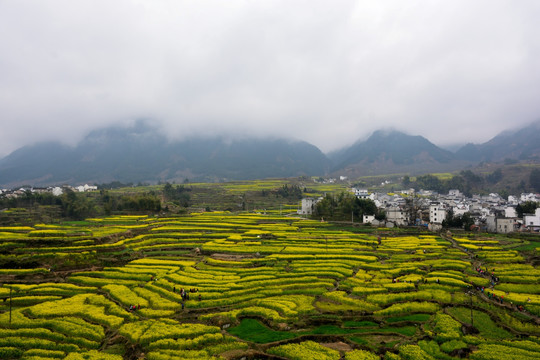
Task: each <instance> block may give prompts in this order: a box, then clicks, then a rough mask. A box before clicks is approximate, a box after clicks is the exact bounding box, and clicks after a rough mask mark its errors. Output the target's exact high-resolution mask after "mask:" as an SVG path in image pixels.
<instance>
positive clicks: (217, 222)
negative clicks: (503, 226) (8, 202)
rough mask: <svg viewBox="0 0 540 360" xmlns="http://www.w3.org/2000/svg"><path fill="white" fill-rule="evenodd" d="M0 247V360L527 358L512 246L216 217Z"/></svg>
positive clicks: (529, 276)
mask: <svg viewBox="0 0 540 360" xmlns="http://www.w3.org/2000/svg"><path fill="white" fill-rule="evenodd" d="M0 240H1V242H0V261H1V264H2V267H3V268H2V269H0V278H1V282H2V286H1V287H0V312H1V313H0V334H1V336H0V358H2V359H36V360H41V359H63V358H66V359H138V358H145V359H155V360H161V359H212V358H224V359H241V358H251V359H265V358H272V359H282V358H286V359H351V360H352V359H379V358H380V357H381V356H382V357H383V358H385V359H454V358H463V357H464V358H470V359H502V358H505V359H538V358H539V357H540V338H538V336H540V322H539V320H538V316H540V284H539V281H540V270H538V269H537V268H536V267H534V266H533V265H531V263H530V262H529V261H528V260H529V259H528V257H527V256H530V254H531V252H530V251H531V250H529V252H527V253H526V254H525V253H522V252H520V250H517V249H519V248H520V247H523V245H525V244H524V243H523V242H522V241H520V240H513V239H510V238H504V239H503V238H493V237H488V236H478V235H471V236H465V235H461V236H454V237H452V236H451V235H450V234H448V235H445V236H444V237H439V236H436V235H433V234H428V233H426V234H418V235H414V236H413V235H399V233H398V232H392V231H390V230H388V229H370V228H364V227H362V228H356V229H355V228H349V230H340V229H337V228H336V227H335V226H332V225H329V224H327V223H323V222H318V221H313V220H302V219H298V218H294V217H285V216H279V215H278V214H275V213H267V214H254V213H242V214H231V213H227V212H207V213H200V214H192V215H189V216H183V217H169V218H157V217H147V216H116V217H108V218H96V219H87V221H84V222H76V223H64V224H59V225H44V224H36V225H34V226H26V227H23V226H11V227H4V228H0ZM532 251H533V252H535V251H536V250H532Z"/></svg>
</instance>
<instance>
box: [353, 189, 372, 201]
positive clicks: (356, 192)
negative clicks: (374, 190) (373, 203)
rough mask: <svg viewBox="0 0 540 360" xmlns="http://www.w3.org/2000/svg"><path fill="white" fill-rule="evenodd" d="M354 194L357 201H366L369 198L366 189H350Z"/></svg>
mask: <svg viewBox="0 0 540 360" xmlns="http://www.w3.org/2000/svg"><path fill="white" fill-rule="evenodd" d="M352 190H353V192H354V196H356V197H357V198H359V199H367V198H369V193H368V191H367V190H366V189H356V188H353V189H352Z"/></svg>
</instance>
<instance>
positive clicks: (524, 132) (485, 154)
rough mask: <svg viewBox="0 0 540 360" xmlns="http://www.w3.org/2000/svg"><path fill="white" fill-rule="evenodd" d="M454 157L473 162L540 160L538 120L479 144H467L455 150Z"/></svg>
mask: <svg viewBox="0 0 540 360" xmlns="http://www.w3.org/2000/svg"><path fill="white" fill-rule="evenodd" d="M456 158H457V159H462V160H468V161H473V162H480V161H487V162H499V161H504V160H507V159H510V160H534V161H538V160H540V121H537V122H535V123H532V124H530V125H528V126H526V127H524V128H521V129H518V130H513V131H510V130H509V131H503V132H502V133H500V134H499V135H497V136H495V137H494V138H493V139H491V140H489V141H487V142H485V143H483V144H479V145H475V144H467V145H465V146H463V147H462V148H461V149H459V150H458V151H457V152H456Z"/></svg>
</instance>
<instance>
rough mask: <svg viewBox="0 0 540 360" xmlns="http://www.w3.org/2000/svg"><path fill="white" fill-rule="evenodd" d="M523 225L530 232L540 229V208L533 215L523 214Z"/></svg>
mask: <svg viewBox="0 0 540 360" xmlns="http://www.w3.org/2000/svg"><path fill="white" fill-rule="evenodd" d="M523 225H524V226H526V227H527V228H528V229H529V230H538V229H540V208H537V209H536V211H535V212H534V215H533V214H523Z"/></svg>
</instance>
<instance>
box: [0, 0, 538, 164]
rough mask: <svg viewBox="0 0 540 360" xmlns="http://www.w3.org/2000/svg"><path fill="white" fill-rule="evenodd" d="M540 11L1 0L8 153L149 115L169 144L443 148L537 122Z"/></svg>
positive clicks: (0, 60)
mask: <svg viewBox="0 0 540 360" xmlns="http://www.w3.org/2000/svg"><path fill="white" fill-rule="evenodd" d="M539 10H540V3H538V2H537V1H521V2H520V3H519V6H516V4H514V3H511V2H508V1H485V0H484V1H475V2H469V1H452V2H449V1H429V2H425V1H422V2H420V1H407V2H403V1H390V2H384V3H381V4H378V3H374V2H357V1H343V2H339V3H336V2H330V1H314V2H313V1H274V2H245V1H229V2H226V3H224V2H220V1H200V2H189V1H159V2H156V1H152V2H150V1H115V2H110V1H77V2H73V1H16V2H15V1H12V2H5V1H4V2H0V46H1V48H2V52H1V55H0V78H1V79H2V81H1V82H0V109H1V112H0V116H1V119H2V131H1V132H0V155H6V154H8V153H9V152H11V151H13V150H15V149H16V148H18V147H20V146H23V145H26V144H29V143H32V142H36V141H44V140H61V141H63V142H66V143H72V144H73V143H75V142H77V141H78V140H80V139H81V138H82V137H83V136H84V135H85V134H86V133H87V132H88V131H90V130H92V129H95V128H99V127H103V126H108V125H112V124H126V123H130V122H133V121H135V120H136V119H140V118H145V119H153V121H155V123H156V124H158V125H159V126H161V127H162V129H163V131H164V132H165V133H167V134H168V135H169V136H170V137H171V138H182V137H186V136H190V135H195V134H197V135H200V134H203V135H213V134H226V135H227V136H235V135H236V136H245V135H257V136H265V135H268V136H285V137H293V138H297V139H301V140H306V141H308V142H311V143H313V144H314V145H317V146H319V147H320V148H321V149H322V150H323V151H328V150H332V149H336V148H339V147H341V146H343V145H346V144H350V143H352V142H354V141H355V140H357V139H358V138H361V137H365V136H367V135H368V134H369V133H371V132H372V131H374V130H376V129H379V128H382V127H393V128H397V129H400V130H404V131H407V132H408V133H411V134H419V135H423V136H425V137H427V138H428V139H430V140H431V141H433V142H435V143H437V144H440V145H444V144H451V143H458V142H469V141H472V142H483V141H486V140H488V139H489V138H491V137H493V136H495V135H496V134H497V133H498V132H500V131H502V130H505V129H508V128H512V127H516V126H519V125H524V124H526V123H529V122H531V121H533V120H536V119H539V118H540V102H538V99H539V98H540V87H538V83H540V67H539V65H538V58H540V56H539V55H540V53H539V52H540V51H539V49H540V38H539V37H538V36H537V34H538V33H539V32H540V31H539V30H540V29H539V27H540V25H539V22H538V21H537V18H536V15H537V14H538V13H539Z"/></svg>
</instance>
